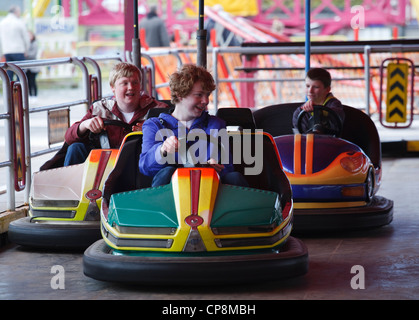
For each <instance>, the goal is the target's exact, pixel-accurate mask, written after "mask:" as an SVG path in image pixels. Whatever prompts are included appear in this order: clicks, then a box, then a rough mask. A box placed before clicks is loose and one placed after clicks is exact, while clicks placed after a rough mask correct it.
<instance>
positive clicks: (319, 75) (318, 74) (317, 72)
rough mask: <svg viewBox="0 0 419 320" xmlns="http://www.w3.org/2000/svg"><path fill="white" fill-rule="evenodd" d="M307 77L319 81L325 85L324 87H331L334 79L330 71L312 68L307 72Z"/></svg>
mask: <svg viewBox="0 0 419 320" xmlns="http://www.w3.org/2000/svg"><path fill="white" fill-rule="evenodd" d="M307 77H308V78H310V79H311V80H319V81H321V82H322V83H323V85H324V87H325V88H327V87H330V85H331V84H332V77H331V76H330V73H329V71H327V70H326V69H323V68H310V69H309V70H308V71H307Z"/></svg>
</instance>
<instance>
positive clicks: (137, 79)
mask: <svg viewBox="0 0 419 320" xmlns="http://www.w3.org/2000/svg"><path fill="white" fill-rule="evenodd" d="M109 84H110V87H111V89H112V92H113V93H114V97H113V98H111V99H102V100H100V101H96V102H95V103H93V104H92V105H91V106H90V108H89V110H88V111H87V113H86V115H85V116H84V117H83V118H82V119H81V120H80V121H77V122H75V123H74V124H73V125H72V126H71V127H70V128H68V130H67V132H66V134H65V142H66V143H67V144H68V145H69V147H68V149H67V153H66V156H65V160H64V166H68V165H72V164H78V163H83V162H84V161H85V160H86V158H87V156H88V155H89V153H90V151H91V150H92V149H94V148H95V146H94V145H92V143H91V141H90V140H89V132H91V133H100V132H101V131H102V130H106V131H107V134H108V138H109V144H110V148H119V147H120V145H121V143H122V141H123V139H124V137H125V135H126V134H127V133H128V131H127V129H125V128H123V127H120V126H113V125H112V126H106V128H105V125H104V122H103V120H105V119H108V120H119V121H123V122H125V123H127V124H128V125H129V126H131V128H132V131H140V130H141V128H142V124H143V122H144V120H145V116H146V114H147V112H148V111H149V110H150V109H152V108H154V107H160V108H162V107H168V106H167V104H165V103H163V102H159V101H157V100H156V99H154V98H153V97H150V96H148V95H146V94H145V93H144V91H141V72H140V70H139V69H138V68H137V67H136V66H135V65H133V64H130V63H125V62H121V63H118V64H116V65H115V66H114V68H113V69H112V70H111V72H110V75H109Z"/></svg>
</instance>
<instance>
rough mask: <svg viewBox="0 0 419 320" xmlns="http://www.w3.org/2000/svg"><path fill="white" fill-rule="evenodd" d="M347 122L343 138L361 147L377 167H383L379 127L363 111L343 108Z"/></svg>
mask: <svg viewBox="0 0 419 320" xmlns="http://www.w3.org/2000/svg"><path fill="white" fill-rule="evenodd" d="M343 109H344V111H345V121H344V123H343V128H342V135H341V138H342V139H345V140H348V141H350V142H352V143H354V144H356V145H357V146H359V147H360V148H361V149H362V150H363V151H364V152H365V154H366V155H367V156H368V157H369V158H370V160H371V161H372V163H373V164H374V166H375V167H380V166H381V143H380V137H379V135H378V131H377V127H376V126H375V124H374V122H373V121H372V120H371V118H370V117H369V116H368V115H367V114H366V113H365V112H363V111H362V110H359V109H356V108H353V107H349V106H345V105H344V106H343Z"/></svg>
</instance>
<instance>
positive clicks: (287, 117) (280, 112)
mask: <svg viewBox="0 0 419 320" xmlns="http://www.w3.org/2000/svg"><path fill="white" fill-rule="evenodd" d="M302 104H303V102H295V103H286V104H275V105H272V106H268V107H264V108H262V109H259V110H256V111H254V112H253V117H254V119H255V123H256V128H258V129H262V130H263V131H265V132H268V133H270V134H271V135H272V136H273V137H277V136H282V135H286V134H293V133H294V131H293V125H292V116H293V114H294V111H295V109H297V108H298V107H299V106H301V105H302Z"/></svg>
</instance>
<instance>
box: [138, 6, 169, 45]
mask: <svg viewBox="0 0 419 320" xmlns="http://www.w3.org/2000/svg"><path fill="white" fill-rule="evenodd" d="M139 27H140V29H144V30H145V38H146V42H147V45H148V46H149V47H169V46H170V40H169V34H168V33H167V28H166V25H165V24H164V21H163V20H162V19H161V18H160V17H159V16H158V15H157V7H156V6H151V7H150V11H149V12H148V14H147V16H146V17H144V18H143V19H141V21H140V25H139Z"/></svg>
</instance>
